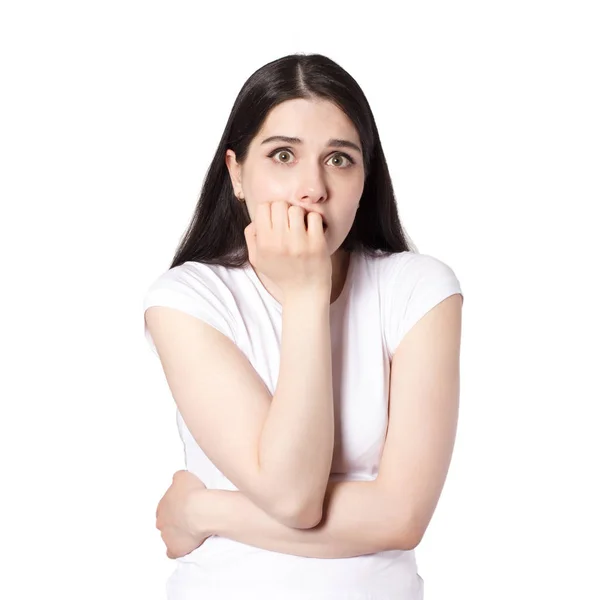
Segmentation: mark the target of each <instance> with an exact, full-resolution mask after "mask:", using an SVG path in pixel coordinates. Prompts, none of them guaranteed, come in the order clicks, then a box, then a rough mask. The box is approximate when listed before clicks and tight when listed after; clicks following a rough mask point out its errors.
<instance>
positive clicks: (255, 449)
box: [145, 290, 334, 528]
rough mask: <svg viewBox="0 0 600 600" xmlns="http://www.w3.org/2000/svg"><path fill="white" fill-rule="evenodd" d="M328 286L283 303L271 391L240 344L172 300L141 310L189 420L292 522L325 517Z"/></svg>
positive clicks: (203, 442)
mask: <svg viewBox="0 0 600 600" xmlns="http://www.w3.org/2000/svg"><path fill="white" fill-rule="evenodd" d="M329 301H330V293H329V291H327V293H325V291H324V290H323V291H315V290H310V291H308V290H307V291H306V293H302V294H299V295H294V297H293V298H291V299H290V300H287V301H286V302H285V303H284V305H283V332H282V345H281V362H280V370H279V377H278V381H277V387H276V389H275V393H274V395H273V397H271V394H270V393H269V391H268V390H267V388H266V387H265V385H264V383H263V381H262V379H261V378H260V377H259V375H258V374H257V373H256V371H255V370H254V368H253V367H252V365H251V364H250V362H249V361H248V359H247V358H246V356H245V355H244V354H243V352H242V351H241V350H240V349H239V348H238V347H237V346H236V345H235V344H234V343H233V342H232V341H231V340H230V339H229V338H227V337H226V336H225V335H223V334H222V333H221V332H220V331H218V330H216V329H215V328H213V327H212V326H210V325H208V324H207V323H205V322H204V321H202V320H200V319H197V318H195V317H193V316H191V315H188V314H186V313H184V312H183V311H179V310H177V309H173V308H170V307H163V306H153V307H150V308H148V309H147V310H146V313H145V319H146V324H147V326H148V330H149V331H150V334H151V335H152V339H153V341H154V344H155V346H156V349H157V351H158V355H159V357H160V360H161V364H162V366H163V370H164V373H165V376H166V379H167V383H168V385H169V388H170V390H171V393H172V395H173V398H174V400H175V402H176V404H177V407H178V409H179V411H180V412H181V414H182V416H183V418H184V420H185V423H186V425H187V427H188V429H189V430H190V432H191V433H192V435H193V436H194V438H195V440H196V442H197V443H198V445H199V446H200V447H201V448H202V450H203V451H204V452H205V454H206V455H207V456H208V458H209V459H210V460H211V461H212V462H213V464H214V465H215V466H216V467H217V468H218V469H219V470H220V471H221V472H222V473H223V474H224V475H225V477H227V479H229V480H230V481H231V482H232V483H233V484H234V485H235V486H236V487H237V488H238V490H240V492H243V493H244V494H245V495H246V496H247V497H248V498H249V499H250V500H252V501H253V502H254V503H255V504H256V505H257V506H258V507H260V508H261V509H263V510H264V511H265V512H266V513H268V514H269V515H271V516H272V517H273V518H275V519H277V520H278V521H280V522H281V523H283V524H285V525H288V526H290V527H298V528H309V527H312V526H314V525H316V524H317V523H318V522H319V521H320V519H321V515H322V507H323V501H324V497H325V493H326V490H327V483H328V479H329V473H330V469H331V460H332V456H333V442H334V429H333V428H334V414H333V387H332V371H331V337H330V321H329Z"/></svg>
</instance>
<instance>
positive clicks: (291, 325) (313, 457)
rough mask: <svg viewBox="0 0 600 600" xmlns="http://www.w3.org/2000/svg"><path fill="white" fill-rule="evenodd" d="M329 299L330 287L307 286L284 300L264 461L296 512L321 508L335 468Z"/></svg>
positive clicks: (270, 479) (275, 485)
mask: <svg viewBox="0 0 600 600" xmlns="http://www.w3.org/2000/svg"><path fill="white" fill-rule="evenodd" d="M329 299H330V295H329V292H328V291H327V293H321V292H313V291H311V292H308V291H307V292H306V293H305V294H299V295H296V296H294V297H293V298H291V299H289V300H288V301H286V302H284V304H283V323H282V340H281V359H280V367H279V377H278V381H277V388H276V390H275V392H274V394H273V398H272V401H271V406H270V409H269V413H268V415H267V418H266V421H265V424H264V426H263V430H262V433H261V437H260V441H259V465H260V469H261V472H262V474H263V475H264V477H265V479H266V481H268V482H272V483H273V487H272V489H273V490H274V493H275V490H276V492H277V495H278V496H281V497H282V498H283V499H282V502H283V503H284V504H285V505H286V506H287V507H289V508H290V509H291V512H293V511H294V510H296V508H298V509H300V508H302V509H304V508H305V507H313V506H314V507H318V511H320V509H321V506H322V501H323V497H324V495H325V489H326V486H327V481H328V479H329V473H330V470H331V461H332V456H333V444H334V408H333V383H332V367H331V360H332V359H331V333H330V320H329V310H330V307H329ZM269 487H271V486H269ZM285 512H286V511H284V513H285ZM287 512H288V514H291V513H290V511H287ZM315 512H317V511H315Z"/></svg>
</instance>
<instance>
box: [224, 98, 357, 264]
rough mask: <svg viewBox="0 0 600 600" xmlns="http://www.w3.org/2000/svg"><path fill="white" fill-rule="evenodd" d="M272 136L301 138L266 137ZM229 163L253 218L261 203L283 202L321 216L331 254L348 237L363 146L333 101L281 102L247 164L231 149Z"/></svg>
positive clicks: (253, 145)
mask: <svg viewBox="0 0 600 600" xmlns="http://www.w3.org/2000/svg"><path fill="white" fill-rule="evenodd" d="M273 136H285V137H288V138H297V139H296V140H281V139H273V140H270V141H267V140H269V138H271V137H273ZM354 146H356V147H354ZM226 163H227V167H228V169H229V173H230V176H231V181H232V184H233V189H234V192H235V193H236V195H238V196H239V195H240V194H241V195H242V197H243V198H244V199H245V201H246V204H247V206H248V212H249V213H250V218H251V219H252V220H253V221H254V215H255V214H256V207H257V205H258V204H261V203H263V202H268V203H270V202H275V201H277V200H285V201H286V202H288V203H289V204H295V205H298V206H301V207H302V208H304V209H305V210H306V211H308V212H318V213H320V214H321V215H322V217H323V220H324V221H325V222H326V223H327V229H326V232H325V238H326V240H327V243H328V246H329V251H330V254H333V253H334V252H335V251H336V250H337V249H338V248H339V246H340V245H341V244H342V242H343V241H344V239H345V238H346V236H347V235H348V232H349V231H350V228H351V227H352V223H353V222H354V217H355V215H356V210H357V208H358V203H359V200H360V198H361V195H362V192H363V187H364V164H363V158H362V147H361V143H360V139H359V136H358V132H357V131H356V128H355V127H354V125H353V123H352V121H350V119H348V117H347V116H346V115H345V114H344V113H343V112H342V111H341V110H340V109H339V108H338V107H337V106H335V105H334V104H332V103H331V102H328V101H326V100H305V99H294V100H287V101H285V102H283V103H281V104H279V105H277V106H276V107H275V108H274V109H273V110H272V111H271V112H270V113H269V114H268V116H267V118H266V120H265V122H264V124H263V126H262V128H261V129H260V131H259V132H258V134H257V135H256V136H255V137H254V139H253V140H252V142H251V144H250V147H249V150H248V154H247V157H246V161H245V162H244V164H243V165H239V164H238V163H237V162H236V160H235V153H234V152H233V151H232V150H227V156H226Z"/></svg>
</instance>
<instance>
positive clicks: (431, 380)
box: [159, 294, 462, 558]
mask: <svg viewBox="0 0 600 600" xmlns="http://www.w3.org/2000/svg"><path fill="white" fill-rule="evenodd" d="M461 308H462V298H461V296H460V295H459V294H455V295H453V296H451V297H449V298H447V299H446V300H444V301H443V302H441V303H440V304H439V305H438V306H437V307H436V308H434V309H432V310H431V311H430V312H429V314H428V315H426V316H425V317H423V318H422V319H421V321H420V323H418V324H417V325H415V326H414V327H413V330H412V331H411V332H409V333H408V334H407V335H406V336H405V339H404V341H403V342H402V344H401V347H400V349H399V350H398V351H397V352H396V354H395V355H394V359H393V363H392V374H391V390H390V417H389V419H390V422H389V428H388V433H387V437H386V442H385V448H384V452H383V456H382V459H381V464H380V470H379V474H378V477H377V479H375V480H374V481H369V482H349V481H342V482H330V483H329V484H328V486H327V494H326V498H325V504H324V507H323V514H324V519H323V521H322V522H321V523H319V524H318V525H317V526H316V527H314V528H313V529H309V530H298V529H292V528H289V527H286V526H284V525H280V524H279V523H278V522H277V521H275V520H274V519H272V518H271V517H269V516H268V515H267V514H265V513H264V512H263V511H262V510H261V509H259V508H258V507H256V506H255V505H254V504H253V503H252V502H251V501H250V500H249V499H248V498H247V497H246V496H244V494H243V493H241V492H232V491H227V490H206V489H205V488H204V487H203V486H202V485H201V482H200V481H199V480H198V479H197V478H196V477H195V476H194V475H192V474H190V473H187V472H185V473H184V475H187V477H186V476H184V477H181V478H179V479H178V480H177V482H175V483H174V485H173V486H171V488H170V489H169V491H168V492H167V499H166V501H165V502H164V504H163V505H162V506H161V505H159V513H160V520H161V521H162V522H164V523H165V525H169V526H174V529H175V530H176V531H177V533H176V534H175V535H173V536H170V537H169V539H165V543H167V546H168V547H169V546H170V547H171V548H172V549H173V550H174V552H176V553H177V555H178V556H182V555H184V554H186V553H188V552H191V551H192V550H193V549H194V548H196V547H197V546H199V545H200V544H202V543H203V541H204V539H205V538H206V537H208V536H210V535H219V536H221V537H227V538H229V539H233V540H236V541H240V542H242V543H246V544H248V545H252V546H256V547H259V548H263V549H266V550H274V551H278V552H282V553H287V554H295V555H298V556H307V557H316V558H343V557H351V556H358V555H362V554H369V553H371V552H377V551H380V550H386V549H387V550H389V549H400V550H410V549H412V548H414V547H416V546H417V545H418V544H419V543H420V540H421V539H422V537H423V534H424V532H425V530H426V529H427V526H428V523H429V521H430V519H431V517H432V515H433V511H434V509H435V506H436V504H437V501H438V499H439V496H440V494H441V491H442V487H443V483H444V480H445V477H446V473H447V469H448V466H449V462H450V457H451V454H452V447H453V443H454V438H455V433H456V422H457V414H458V397H459V388H458V381H459V360H458V359H459V350H460V328H461ZM188 536H189V537H190V540H189V542H188V540H187V537H188ZM164 537H165V536H164V535H163V539H164Z"/></svg>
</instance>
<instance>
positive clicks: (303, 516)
mask: <svg viewBox="0 0 600 600" xmlns="http://www.w3.org/2000/svg"><path fill="white" fill-rule="evenodd" d="M276 518H277V520H278V521H279V522H280V523H281V524H283V525H286V526H287V527H291V528H292V529H312V528H313V527H316V526H317V525H318V524H319V523H320V522H321V519H322V518H323V506H322V505H316V504H315V503H312V504H306V505H300V506H299V505H298V503H296V504H294V505H292V506H291V507H287V508H286V509H285V510H280V511H279V513H278V515H277V517H276Z"/></svg>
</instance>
